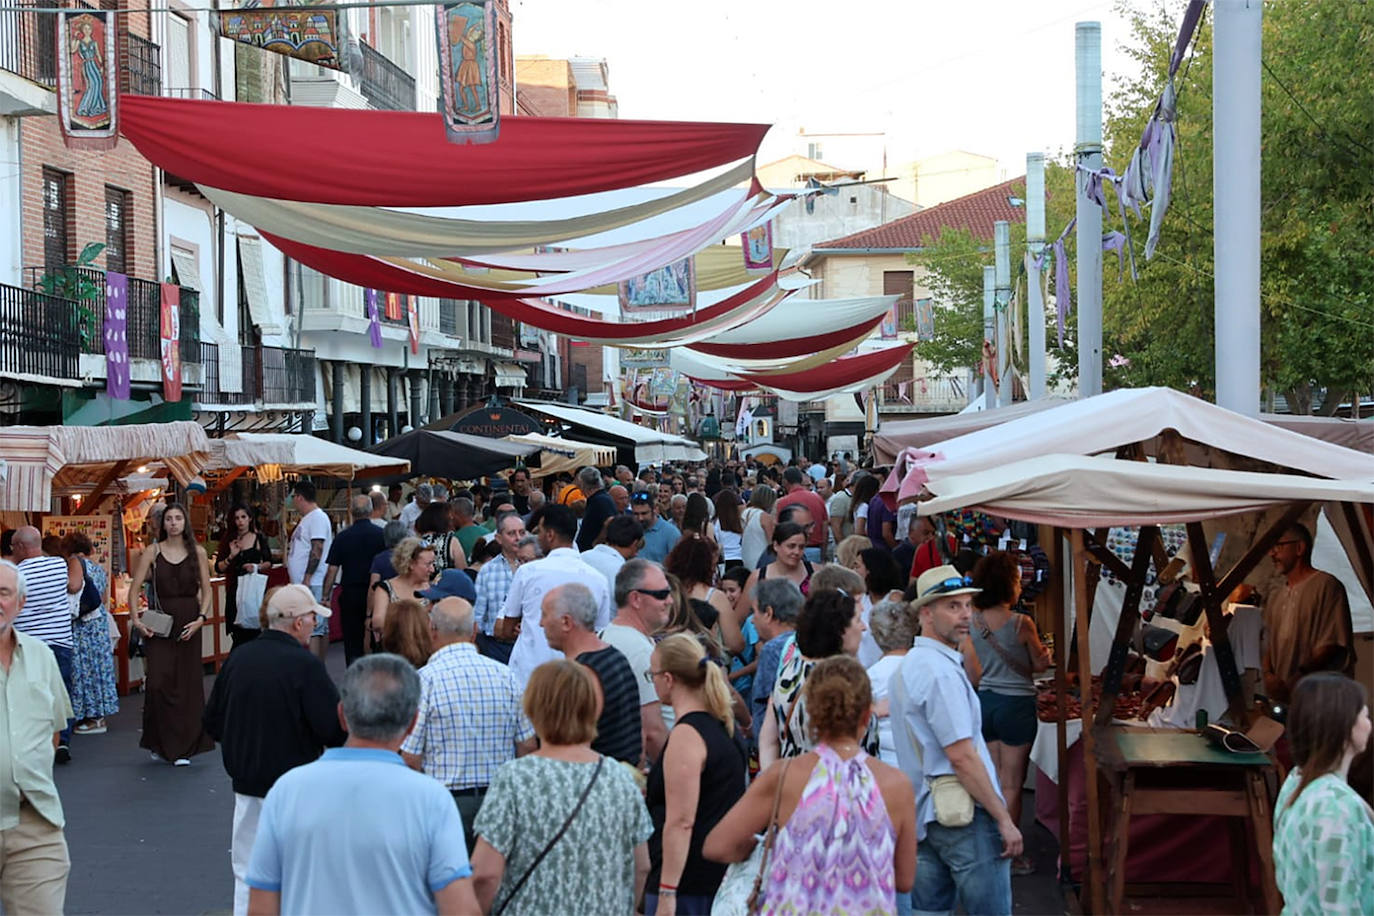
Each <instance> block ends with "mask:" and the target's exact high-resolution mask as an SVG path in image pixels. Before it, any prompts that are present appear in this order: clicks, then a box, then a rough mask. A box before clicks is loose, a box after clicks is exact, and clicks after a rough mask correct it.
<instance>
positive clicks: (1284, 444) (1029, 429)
mask: <svg viewBox="0 0 1374 916" xmlns="http://www.w3.org/2000/svg"><path fill="white" fill-rule="evenodd" d="M1166 429H1173V430H1177V431H1178V433H1179V434H1180V435H1181V436H1182V437H1183V438H1184V439H1187V440H1191V441H1194V442H1198V443H1201V444H1203V445H1206V446H1211V447H1212V448H1215V449H1219V450H1221V451H1223V452H1230V453H1232V454H1236V455H1243V456H1248V457H1252V458H1256V459H1260V460H1263V461H1267V462H1269V463H1270V464H1273V465H1276V466H1278V467H1280V468H1284V469H1287V470H1294V471H1300V472H1303V473H1306V474H1312V475H1315V476H1317V477H1328V478H1336V479H1346V480H1363V481H1374V455H1367V454H1363V453H1361V452H1357V451H1353V450H1351V449H1347V448H1342V447H1341V446H1338V445H1332V444H1330V443H1328V442H1323V441H1321V440H1318V439H1313V438H1310V437H1308V436H1304V435H1302V434H1301V433H1296V432H1292V431H1291V430H1287V429H1281V428H1279V427H1276V426H1271V425H1270V424H1268V423H1265V422H1263V421H1262V420H1257V419H1253V418H1251V417H1246V416H1243V415H1242V414H1238V413H1235V412H1233V411H1230V410H1227V409H1225V408H1223V407H1218V406H1217V405H1215V404H1211V403H1208V402H1207V401H1202V400H1199V399H1198V398H1194V397H1190V396H1189V395H1186V394H1182V393H1180V392H1177V391H1174V390H1172V389H1169V388H1125V389H1121V390H1118V391H1111V392H1108V393H1106V394H1100V395H1097V396H1096V397H1091V398H1084V399H1082V400H1077V401H1070V402H1068V403H1066V404H1063V405H1061V406H1059V407H1055V408H1051V409H1050V410H1043V411H1040V412H1039V413H1033V414H1030V415H1029V416H1022V417H1019V418H1017V419H1014V420H1010V421H1008V422H1006V423H1001V424H999V425H997V426H993V427H990V428H987V429H982V430H979V431H977V432H973V433H969V434H968V435H964V436H959V437H957V438H954V439H947V440H944V441H942V442H936V443H932V444H930V445H928V446H926V447H925V448H923V449H911V448H908V449H904V450H903V451H902V452H901V454H899V455H898V456H897V462H896V466H895V467H894V468H893V472H892V474H891V475H889V477H888V479H887V481H886V482H885V483H884V484H883V487H882V492H883V493H885V494H888V493H895V494H896V498H897V500H898V501H899V502H904V501H907V500H911V499H915V498H916V497H917V496H919V495H920V493H921V489H922V487H923V486H924V484H925V482H926V479H927V476H928V475H929V474H931V473H934V471H935V469H936V467H937V466H939V469H940V473H942V474H968V473H973V472H975V471H981V470H984V469H987V468H993V467H998V466H1001V465H1004V464H1009V463H1011V462H1014V461H1019V460H1021V459H1024V458H1032V457H1036V456H1041V455H1051V454H1076V455H1095V454H1098V453H1100V452H1107V451H1114V450H1115V449H1117V448H1119V447H1120V446H1123V445H1129V444H1132V443H1136V442H1148V441H1150V440H1153V439H1154V438H1155V437H1157V436H1158V435H1159V434H1160V433H1162V432H1163V431H1164V430H1166Z"/></svg>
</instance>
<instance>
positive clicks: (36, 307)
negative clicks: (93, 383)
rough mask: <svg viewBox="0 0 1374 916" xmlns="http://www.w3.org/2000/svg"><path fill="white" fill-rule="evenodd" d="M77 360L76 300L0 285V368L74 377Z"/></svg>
mask: <svg viewBox="0 0 1374 916" xmlns="http://www.w3.org/2000/svg"><path fill="white" fill-rule="evenodd" d="M97 336H98V335H97ZM80 363H81V338H80V330H79V327H78V322H77V303H75V302H73V301H72V300H70V299H62V298H60V297H58V296H48V295H45V294H43V293H38V292H34V291H33V290H29V289H22V288H21V287H18V286H7V285H5V284H0V371H3V372H5V373H14V374H22V375H30V376H43V377H46V378H54V379H75V378H79V377H80V375H81V370H80Z"/></svg>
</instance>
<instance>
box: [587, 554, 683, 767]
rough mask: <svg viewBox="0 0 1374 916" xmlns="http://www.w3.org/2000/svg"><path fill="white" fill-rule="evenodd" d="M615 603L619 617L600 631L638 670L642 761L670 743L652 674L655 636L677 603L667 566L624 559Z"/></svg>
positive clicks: (617, 574)
mask: <svg viewBox="0 0 1374 916" xmlns="http://www.w3.org/2000/svg"><path fill="white" fill-rule="evenodd" d="M615 604H616V609H617V610H616V615H615V619H614V620H612V621H611V624H610V626H608V627H605V628H604V629H603V630H602V631H601V633H600V634H599V635H600V636H601V639H602V640H603V641H604V642H605V643H606V644H607V645H611V646H615V647H616V648H617V649H619V650H620V654H621V655H624V656H625V659H626V660H627V661H628V662H629V663H630V668H631V670H632V671H634V673H635V680H636V684H637V686H638V687H639V722H640V731H641V732H642V736H643V739H644V759H645V760H647V761H654V760H657V759H658V755H659V753H660V752H661V751H662V750H663V745H664V744H666V743H667V741H668V726H667V723H666V722H665V721H664V719H663V709H662V706H661V704H660V703H659V700H658V693H657V692H656V691H655V690H654V681H653V675H652V674H651V673H650V672H651V669H652V668H653V664H652V663H651V660H650V659H651V656H652V655H653V653H654V641H653V636H654V634H655V633H657V632H659V631H660V630H662V629H663V628H664V627H665V626H667V625H668V617H669V614H670V609H671V608H672V604H673V592H672V590H671V589H670V588H669V587H668V577H667V576H666V575H664V573H663V567H662V566H659V565H658V564H657V563H654V562H651V561H649V560H645V559H644V558H643V557H636V558H634V559H632V560H626V561H625V565H624V566H621V567H620V572H618V573H616V577H615Z"/></svg>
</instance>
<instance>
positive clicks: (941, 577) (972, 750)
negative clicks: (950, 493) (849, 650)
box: [888, 566, 1023, 914]
mask: <svg viewBox="0 0 1374 916" xmlns="http://www.w3.org/2000/svg"><path fill="white" fill-rule="evenodd" d="M978 591H980V589H977V588H973V587H972V581H971V580H970V579H968V578H967V577H965V576H963V575H962V574H960V573H959V571H958V570H956V569H955V568H954V567H953V566H937V567H935V568H934V569H929V570H926V571H925V572H924V573H922V574H921V576H920V578H919V579H917V580H916V599H915V600H914V601H913V602H912V605H911V606H912V610H914V611H916V612H917V614H918V615H919V617H920V620H921V635H920V636H918V637H916V642H915V644H914V645H913V646H912V649H911V651H910V652H908V653H907V656H906V658H905V659H904V660H903V661H902V665H901V667H900V668H899V669H898V670H897V672H896V673H895V674H894V675H893V676H892V679H891V681H890V682H889V688H888V695H889V698H890V700H891V704H892V705H891V718H892V733H893V738H894V739H895V741H896V744H897V759H898V761H900V763H901V768H902V771H903V772H904V773H906V775H907V777H908V778H909V779H910V780H911V784H912V785H913V786H915V787H916V838H917V841H918V844H919V845H918V846H917V852H916V863H917V864H916V887H915V888H914V889H913V890H912V892H911V909H912V911H913V912H923V913H952V912H954V909H955V906H956V905H961V906H962V907H963V908H964V910H965V911H966V912H969V913H989V914H1010V913H1011V860H1012V858H1013V857H1015V856H1018V855H1020V854H1021V850H1022V847H1023V843H1022V839H1021V831H1020V829H1018V827H1017V826H1016V824H1015V822H1013V821H1012V819H1011V815H1010V814H1009V813H1008V811H1007V806H1006V802H1005V800H1004V798H1003V797H1002V790H1001V788H1000V786H999V784H998V781H997V768H996V767H995V766H994V765H993V762H992V756H991V755H990V754H989V753H988V746H987V742H986V741H984V740H983V715H982V709H981V707H980V705H979V701H978V693H977V691H975V690H974V689H973V685H972V684H971V683H969V679H968V675H967V674H965V673H964V661H963V656H962V655H960V653H959V648H958V647H959V645H960V643H961V642H962V641H963V640H965V639H967V638H968V634H969V623H970V621H971V620H972V616H973V598H972V596H973V594H974V593H976V592H978ZM949 775H953V776H955V777H956V778H957V779H958V780H959V783H960V785H962V786H963V788H964V789H965V791H967V792H968V794H969V795H970V796H971V797H972V798H973V801H974V803H975V805H976V807H975V808H974V812H973V821H972V822H971V823H969V824H967V825H965V826H946V825H944V824H941V823H940V822H939V821H938V820H937V818H936V814H935V803H934V800H933V798H932V796H931V789H930V780H932V779H936V778H938V777H940V776H949ZM996 848H1000V849H1001V856H1000V857H996V858H987V857H986V855H985V851H986V850H988V849H996Z"/></svg>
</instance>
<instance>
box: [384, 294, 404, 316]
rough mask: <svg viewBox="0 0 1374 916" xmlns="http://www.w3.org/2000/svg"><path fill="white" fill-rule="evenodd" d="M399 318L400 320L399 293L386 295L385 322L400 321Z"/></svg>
mask: <svg viewBox="0 0 1374 916" xmlns="http://www.w3.org/2000/svg"><path fill="white" fill-rule="evenodd" d="M401 318H402V313H401V294H400V293H387V294H386V320H387V321H400V320H401Z"/></svg>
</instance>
